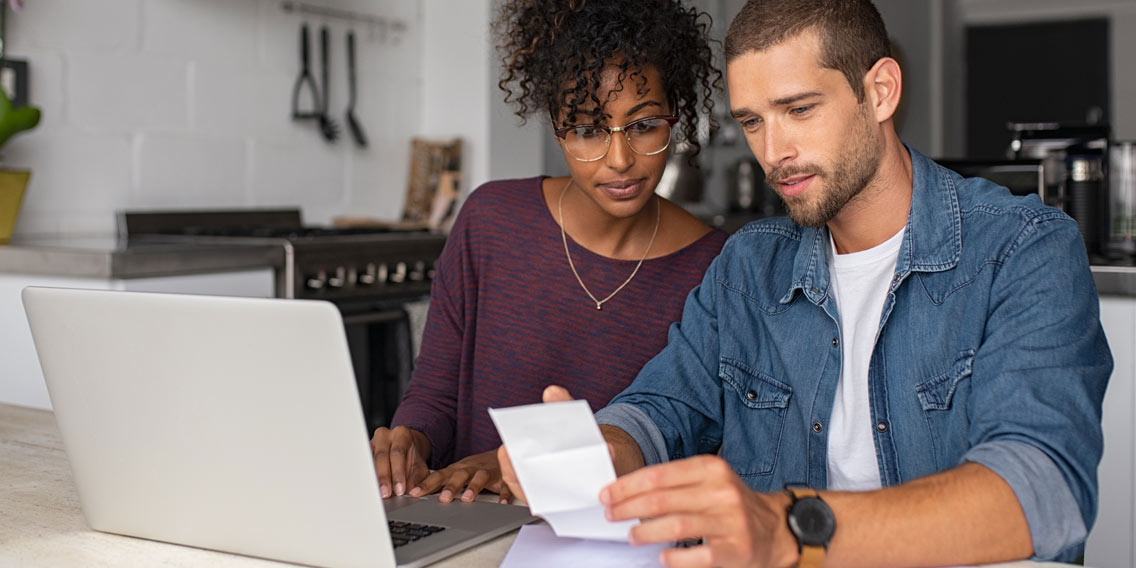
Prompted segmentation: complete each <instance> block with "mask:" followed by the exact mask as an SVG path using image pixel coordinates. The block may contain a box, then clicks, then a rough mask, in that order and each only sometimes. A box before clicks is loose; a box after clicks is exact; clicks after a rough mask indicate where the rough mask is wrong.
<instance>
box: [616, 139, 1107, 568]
mask: <svg viewBox="0 0 1136 568" xmlns="http://www.w3.org/2000/svg"><path fill="white" fill-rule="evenodd" d="M908 151H909V153H910V155H911V161H912V166H913V173H914V188H913V193H912V200H911V209H910V211H909V214H908V219H907V227H906V231H905V234H904V237H903V244H902V245H901V248H900V251H899V258H898V260H897V263H896V268H895V275H894V277H893V278H892V281H891V284H890V287H889V292H888V296H887V298H886V300H885V302H884V308H883V313H882V317H881V321H880V324H879V328H878V331H877V336H876V343H875V348H874V350H873V352H872V356H871V364H870V368H869V370H868V391H869V399H870V404H871V415H872V424H873V425H874V429H873V434H874V438H875V445H876V454H877V460H878V466H879V472H880V479H881V481H882V482H883V485H884V486H885V487H887V486H892V485H897V484H900V483H904V482H907V481H911V480H913V479H916V478H918V477H921V476H926V475H929V474H932V473H935V472H939V471H943V470H947V469H951V468H953V467H955V466H957V465H959V464H961V463H963V462H968V461H969V462H977V463H981V464H983V465H985V466H986V467H988V468H990V469H991V470H993V471H994V472H995V473H997V474H998V475H999V476H1001V477H1002V478H1003V479H1005V480H1006V482H1007V483H1008V484H1009V486H1010V487H1011V488H1012V489H1013V491H1014V493H1015V495H1016V496H1017V498H1018V501H1019V503H1020V504H1021V506H1022V509H1023V511H1024V513H1025V516H1026V519H1027V521H1028V523H1029V527H1030V533H1031V537H1032V539H1033V546H1034V554H1035V558H1039V559H1059V560H1071V559H1073V558H1075V557H1076V556H1077V555H1078V554H1079V553H1080V552H1081V551H1082V549H1083V542H1084V539H1085V536H1086V535H1087V532H1088V528H1089V527H1091V526H1092V522H1093V519H1094V518H1095V516H1096V502H1097V464H1098V462H1099V461H1100V457H1101V447H1102V441H1101V401H1102V399H1103V397H1104V392H1105V387H1106V385H1107V383H1108V377H1109V375H1110V374H1111V371H1112V356H1111V354H1110V352H1109V349H1108V344H1107V342H1106V341H1105V336H1104V331H1103V329H1102V328H1101V325H1100V317H1099V313H1098V310H1099V303H1098V299H1097V294H1096V287H1095V286H1094V284H1093V279H1092V274H1091V273H1090V270H1089V265H1088V261H1087V258H1086V255H1085V248H1084V245H1083V242H1082V239H1081V236H1080V233H1079V232H1078V230H1077V226H1076V224H1075V223H1074V221H1073V220H1072V219H1070V218H1069V217H1068V216H1067V215H1065V214H1064V213H1062V212H1061V211H1058V210H1057V209H1053V208H1051V207H1047V206H1045V205H1043V204H1042V203H1041V201H1040V200H1039V199H1038V198H1037V196H1034V195H1031V196H1027V197H1016V196H1012V195H1010V193H1009V192H1008V191H1007V190H1006V189H1005V188H1002V187H999V186H997V185H995V184H993V183H991V182H989V181H987V180H984V179H978V178H971V179H963V178H962V177H960V176H958V175H956V174H955V173H953V172H951V171H949V170H947V169H945V168H942V167H941V166H939V165H937V164H935V163H934V162H932V161H931V160H929V159H927V158H925V157H924V156H922V155H920V154H919V153H918V152H916V151H914V150H911V149H910V148H909V149H908ZM828 238H829V237H828V230H827V228H821V229H814V228H802V227H800V226H797V225H795V224H793V223H792V222H790V221H789V220H787V219H784V218H779V219H769V220H761V221H757V222H754V223H750V224H749V225H747V226H746V227H744V228H742V229H741V230H739V231H738V232H737V233H735V234H734V235H733V236H732V237H731V238H730V239H729V241H727V243H726V245H725V247H724V248H723V249H722V253H721V255H720V256H719V257H718V258H717V259H715V260H714V262H713V263H712V264H711V266H710V268H709V270H708V271H707V273H706V275H705V277H704V278H703V281H702V283H701V284H700V285H699V286H698V287H697V288H695V289H694V290H693V291H692V292H691V293H690V295H689V297H688V298H687V302H686V306H685V308H684V311H683V316H682V320H681V322H679V323H677V324H674V325H672V327H671V329H670V332H669V340H668V345H667V347H666V348H665V349H664V350H663V351H662V352H660V353H659V354H658V355H657V356H656V357H655V358H653V359H652V360H651V361H650V362H649V363H648V364H647V365H646V366H645V367H644V368H643V370H642V372H641V373H640V374H639V376H638V377H637V378H636V380H635V381H634V382H633V383H632V384H631V386H630V387H628V388H627V389H626V390H625V391H624V392H623V393H621V394H620V395H618V396H617V397H616V398H615V399H613V400H612V402H611V404H610V405H609V406H608V407H607V408H605V409H603V410H601V411H600V412H599V413H598V414H597V420H598V421H599V422H600V423H601V424H611V425H614V426H618V427H620V428H622V429H623V430H625V431H627V432H628V433H629V434H630V435H632V437H634V438H635V439H636V441H637V442H638V444H639V446H640V448H641V449H642V451H643V455H644V458H645V459H646V461H647V463H648V464H652V463H659V462H663V461H667V460H673V459H680V458H685V457H689V456H692V455H694V454H700V453H714V452H720V453H721V456H722V457H723V458H724V459H725V460H726V461H727V462H728V463H729V464H730V465H731V466H732V467H733V469H734V471H735V472H737V473H738V475H739V476H741V478H742V480H744V481H745V483H746V484H747V485H748V486H749V487H750V488H751V489H753V490H756V491H763V492H765V491H777V490H780V489H781V488H782V486H784V484H786V483H788V482H796V483H799V482H805V483H808V484H809V485H810V486H812V487H815V488H825V487H826V486H827V482H828V480H827V465H826V463H827V462H826V456H827V451H828V448H827V443H828V421H829V418H830V415H831V413H832V406H833V399H834V395H835V392H836V386H837V383H838V382H839V380H840V365H841V349H840V341H841V337H840V325H839V322H840V313H839V310H838V306H836V305H835V304H836V302H835V300H834V298H833V296H832V295H831V294H830V285H831V281H830V274H829V267H828V260H827V255H826V247H827V246H828Z"/></svg>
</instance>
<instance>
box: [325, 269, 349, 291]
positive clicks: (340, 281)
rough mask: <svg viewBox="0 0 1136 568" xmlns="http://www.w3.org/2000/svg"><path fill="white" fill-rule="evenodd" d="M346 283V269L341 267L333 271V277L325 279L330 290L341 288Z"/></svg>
mask: <svg viewBox="0 0 1136 568" xmlns="http://www.w3.org/2000/svg"><path fill="white" fill-rule="evenodd" d="M346 283H347V269H346V268H343V267H342V266H340V267H338V268H336V269H335V275H334V276H331V277H329V278H328V279H327V285H328V286H330V287H332V288H342V287H343V285H344V284H346Z"/></svg>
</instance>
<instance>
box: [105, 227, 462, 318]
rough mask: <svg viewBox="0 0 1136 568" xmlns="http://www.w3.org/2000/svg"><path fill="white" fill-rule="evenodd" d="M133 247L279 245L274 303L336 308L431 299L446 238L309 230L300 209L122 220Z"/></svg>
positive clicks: (391, 231) (388, 230) (395, 231)
mask: <svg viewBox="0 0 1136 568" xmlns="http://www.w3.org/2000/svg"><path fill="white" fill-rule="evenodd" d="M120 228H121V231H122V232H123V233H124V234H125V236H126V239H127V242H128V243H129V242H137V241H142V242H148V243H153V242H155V241H170V242H174V241H176V242H180V243H185V242H200V243H218V242H223V243H232V244H234V245H241V244H249V245H254V244H261V245H263V244H267V245H279V246H280V247H281V249H282V250H283V252H284V264H283V266H280V267H277V273H276V295H277V296H278V297H281V298H309V299H321V300H331V301H335V302H337V303H339V302H350V301H353V300H399V299H407V298H414V297H419V296H423V295H426V294H428V293H429V292H430V283H431V281H432V279H433V277H434V262H435V260H437V258H438V255H439V254H441V252H442V246H443V245H444V244H445V242H446V238H445V236H444V235H441V234H439V233H435V232H430V231H425V230H408V229H401V228H396V227H393V226H392V227H365V228H329V227H311V226H304V225H303V224H302V222H301V218H300V211H299V210H298V209H280V210H243V211H174V212H152V211H147V212H124V213H123V214H122V215H121V219H120Z"/></svg>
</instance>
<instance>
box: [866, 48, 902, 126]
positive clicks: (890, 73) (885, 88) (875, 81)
mask: <svg viewBox="0 0 1136 568" xmlns="http://www.w3.org/2000/svg"><path fill="white" fill-rule="evenodd" d="M902 93H903V72H902V71H900V69H899V63H898V62H896V60H894V59H892V58H890V57H884V58H881V59H880V60H879V61H877V62H876V64H875V65H873V66H872V68H871V69H869V70H868V73H867V74H866V75H864V97H865V102H867V103H868V104H869V105H870V106H871V108H872V110H873V112H875V115H876V122H884V121H886V120H889V119H890V118H892V116H893V115H895V110H896V109H897V108H898V107H899V99H900V96H901V95H902Z"/></svg>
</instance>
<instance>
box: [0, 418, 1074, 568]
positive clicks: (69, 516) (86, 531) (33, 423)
mask: <svg viewBox="0 0 1136 568" xmlns="http://www.w3.org/2000/svg"><path fill="white" fill-rule="evenodd" d="M516 535H517V533H516V531H513V532H511V533H509V534H507V535H504V536H501V537H498V538H496V539H494V540H491V541H489V542H487V543H484V544H481V545H479V546H477V547H475V548H473V549H470V550H467V551H465V552H462V553H459V554H457V555H455V556H452V557H450V558H448V559H445V560H442V561H441V562H439V563H437V564H435V566H439V567H443V568H458V567H462V568H481V567H489V566H498V565H500V563H501V561H502V560H503V559H504V558H505V555H506V554H507V553H508V551H509V547H510V546H512V543H513V540H514V539H515V538H516ZM155 565H161V566H167V567H179V566H194V567H197V566H214V567H221V568H228V567H237V568H245V567H250V568H251V567H262V568H267V567H271V566H290V564H286V563H281V562H274V561H270V560H263V559H259V558H250V557H247V556H238V555H233V554H227V553H223V552H214V551H210V550H202V549H197V548H190V547H186V546H178V545H175V544H167V543H163V542H156V541H150V540H144V539H139V538H132V537H125V536H118V535H112V534H106V533H100V532H96V531H93V530H91V529H90V527H88V526H87V522H86V521H85V520H84V519H83V514H82V511H81V510H80V508H79V497H78V495H77V494H76V492H75V486H74V483H73V482H72V480H71V468H70V466H69V464H68V462H67V456H66V454H65V453H64V452H63V444H62V442H61V441H60V438H59V431H58V430H57V428H56V426H55V420H54V416H53V415H52V413H51V412H49V411H46V410H37V409H31V408H24V407H20V406H12V405H8V404H0V566H36V567H55V566H59V567H72V566H76V567H78V566H82V567H87V566H116V567H133V566H138V567H152V566H155ZM997 566H998V567H999V568H1038V567H1046V566H1049V567H1061V566H1065V565H1061V564H1045V563H1030V562H1014V563H1008V564H999V565H997Z"/></svg>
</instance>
